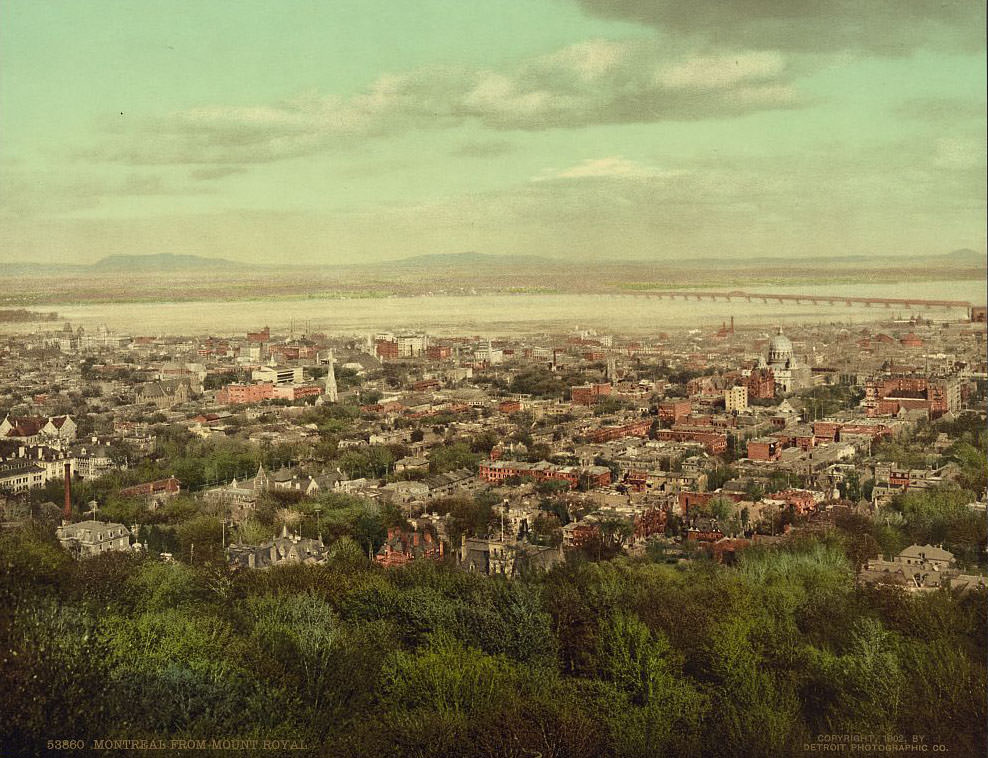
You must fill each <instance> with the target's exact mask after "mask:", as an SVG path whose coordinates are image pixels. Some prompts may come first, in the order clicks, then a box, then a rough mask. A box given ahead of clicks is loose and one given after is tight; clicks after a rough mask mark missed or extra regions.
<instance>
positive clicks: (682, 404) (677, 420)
mask: <svg viewBox="0 0 988 758" xmlns="http://www.w3.org/2000/svg"><path fill="white" fill-rule="evenodd" d="M692 412H693V404H692V403H691V402H690V401H689V400H664V401H663V402H661V403H659V421H660V422H664V423H669V424H681V423H683V422H684V421H685V420H686V419H687V417H688V416H689V415H690V413H692Z"/></svg>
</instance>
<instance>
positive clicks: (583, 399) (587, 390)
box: [570, 383, 611, 405]
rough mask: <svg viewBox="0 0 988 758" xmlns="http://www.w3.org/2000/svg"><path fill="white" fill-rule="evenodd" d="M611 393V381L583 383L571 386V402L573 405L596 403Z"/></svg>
mask: <svg viewBox="0 0 988 758" xmlns="http://www.w3.org/2000/svg"><path fill="white" fill-rule="evenodd" d="M610 394H611V385H610V383H604V384H583V385H581V386H579V387H570V402H572V403H573V405H594V404H596V403H597V402H599V400H600V398H602V397H607V396H608V395H610Z"/></svg>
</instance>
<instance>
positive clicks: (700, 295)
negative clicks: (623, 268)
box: [639, 290, 974, 310]
mask: <svg viewBox="0 0 988 758" xmlns="http://www.w3.org/2000/svg"><path fill="white" fill-rule="evenodd" d="M639 294H641V295H645V296H646V297H658V298H660V299H663V298H669V299H670V300H676V299H682V300H724V301H726V302H731V301H732V300H738V301H747V302H749V303H752V302H759V301H760V302H762V303H780V304H781V303H796V304H797V305H802V304H803V303H806V304H808V305H840V304H844V305H847V306H852V305H864V306H865V307H867V308H870V307H871V306H873V305H878V306H882V305H884V306H885V307H886V308H891V307H892V306H897V307H904V308H914V307H915V308H964V309H967V310H970V309H971V308H972V307H974V304H973V303H970V302H968V301H967V300H926V299H923V298H915V297H908V298H907V297H853V296H850V295H791V294H778V293H772V294H767V293H759V292H744V291H743V290H731V291H730V292H698V291H695V290H688V291H687V290H648V291H644V292H641V293H639Z"/></svg>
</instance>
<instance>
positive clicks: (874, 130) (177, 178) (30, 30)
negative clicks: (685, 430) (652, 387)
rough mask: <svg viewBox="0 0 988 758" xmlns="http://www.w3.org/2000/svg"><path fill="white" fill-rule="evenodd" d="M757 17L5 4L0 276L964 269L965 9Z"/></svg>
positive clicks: (975, 169)
mask: <svg viewBox="0 0 988 758" xmlns="http://www.w3.org/2000/svg"><path fill="white" fill-rule="evenodd" d="M773 6H774V4H771V3H764V4H762V3H754V4H753V3H750V2H740V1H738V2H730V3H713V2H712V0H711V1H710V2H706V3H702V4H701V5H700V6H696V7H694V8H692V9H691V11H690V12H689V13H685V12H684V11H682V10H678V7H679V6H677V5H675V4H673V3H666V2H650V3H649V2H635V1H634V0H624V1H623V2H617V3H614V2H611V3H604V2H600V1H599V0H581V1H579V2H576V1H575V0H574V1H571V0H552V1H550V0H543V1H539V2H536V1H535V0H512V1H510V2H502V3H498V4H497V6H496V7H465V6H463V4H456V3H450V2H440V1H439V0H434V1H431V2H422V3H417V4H415V5H414V6H412V5H411V4H408V5H404V4H394V3H390V4H389V3H383V2H362V3H334V4H332V7H330V6H329V5H328V4H316V3H308V2H291V3H278V4H274V3H237V4H235V5H234V4H232V3H226V2H210V3H170V4H168V5H167V6H158V7H149V6H146V5H144V4H137V3H101V2H93V3H86V4H69V3H63V2H18V1H17V0H14V1H13V2H8V3H6V4H5V5H4V7H3V9H2V10H0V14H2V17H0V18H2V24H0V133H2V135H3V139H2V141H0V186H2V187H3V192H2V193H0V219H2V220H3V223H2V224H0V228H2V231H0V257H2V258H3V259H4V260H6V261H8V262H16V261H35V262H42V263H43V262H56V261H58V262H78V263H87V262H92V261H95V260H98V259H100V258H102V257H104V256H107V255H117V254H151V253H163V252H167V253H174V254H194V255H204V256H217V257H224V258H229V259H232V260H236V261H244V262H253V263H272V262H278V261H291V262H299V263H306V264H327V265H335V264H340V263H352V262H359V261H383V260H389V259H398V258H404V257H408V256H413V255H422V254H432V253H439V254H443V253H456V252H461V251H464V250H476V251H479V252H483V253H489V254H520V255H544V256H548V257H567V256H572V257H574V258H591V259H594V258H596V259H600V260H613V259H641V260H656V261H661V260H667V259H679V260H681V259H682V258H683V257H689V256H695V257H726V258H730V257H738V258H745V257H758V256H770V257H773V256H776V257H788V256H791V257H806V258H812V257H823V256H828V255H835V256H846V255H856V254H874V255H890V254H896V255H903V256H919V255H929V254H938V253H945V252H948V251H950V250H953V249H957V248H972V249H976V250H978V251H979V252H980V251H983V250H984V247H985V231H984V208H985V185H984V172H985V148H984V131H985V104H984V94H983V93H984V90H985V66H984V63H985V55H984V40H983V34H982V32H983V29H984V8H983V6H981V5H978V4H969V3H959V2H950V3H946V4H934V3H925V2H910V3H895V4H886V3H876V4H869V5H868V6H867V8H858V7H856V6H851V7H847V6H846V5H845V4H844V3H840V2H825V3H813V4H806V5H805V7H803V5H802V4H800V5H798V6H795V7H794V6H792V5H791V4H790V5H787V6H786V9H785V10H784V11H781V10H779V9H776V8H774V7H773ZM782 13H785V14H787V15H781V14H782Z"/></svg>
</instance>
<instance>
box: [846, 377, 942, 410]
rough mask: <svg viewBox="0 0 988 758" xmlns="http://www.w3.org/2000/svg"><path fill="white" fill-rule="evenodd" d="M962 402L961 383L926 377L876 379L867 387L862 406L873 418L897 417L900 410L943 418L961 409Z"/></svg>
mask: <svg viewBox="0 0 988 758" xmlns="http://www.w3.org/2000/svg"><path fill="white" fill-rule="evenodd" d="M960 403H961V392H960V385H959V384H958V383H957V382H949V381H944V380H935V381H934V380H930V379H927V378H926V377H895V378H890V379H876V380H873V381H870V382H868V383H867V384H866V385H865V399H864V401H863V402H862V405H864V406H865V408H866V409H867V412H868V415H869V416H894V415H895V414H897V413H898V412H899V411H900V410H902V409H905V410H925V411H927V412H928V413H929V415H930V418H939V417H940V416H942V415H943V414H945V413H946V412H947V411H952V410H957V409H958V408H959V407H960Z"/></svg>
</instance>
